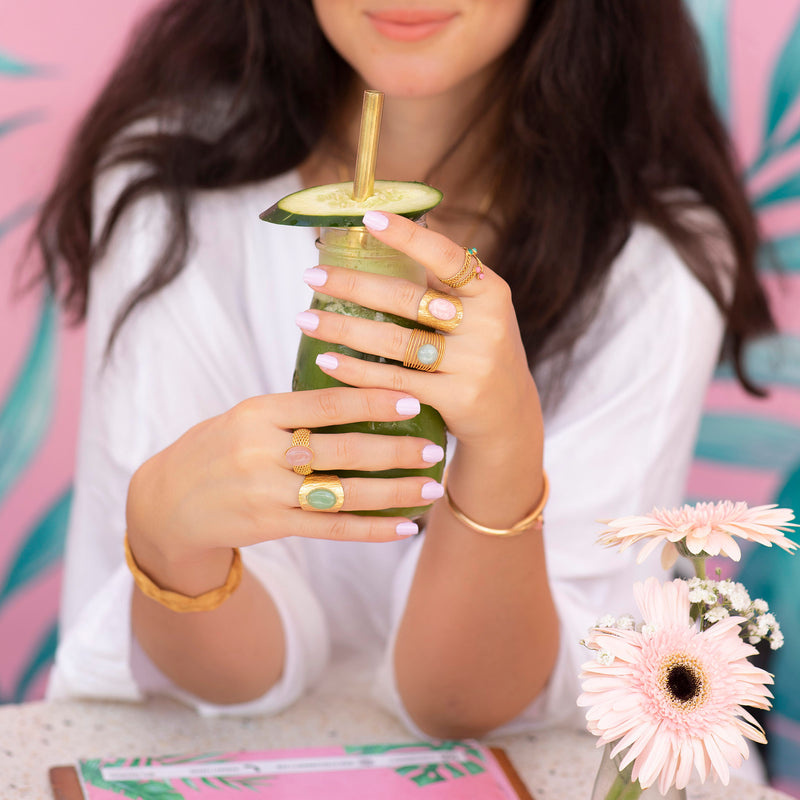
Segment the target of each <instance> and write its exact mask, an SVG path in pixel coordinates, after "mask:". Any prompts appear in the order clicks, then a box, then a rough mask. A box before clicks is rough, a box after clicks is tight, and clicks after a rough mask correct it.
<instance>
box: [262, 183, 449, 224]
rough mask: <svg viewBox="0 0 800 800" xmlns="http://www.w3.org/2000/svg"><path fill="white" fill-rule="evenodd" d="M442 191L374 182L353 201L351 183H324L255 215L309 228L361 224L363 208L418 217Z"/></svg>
mask: <svg viewBox="0 0 800 800" xmlns="http://www.w3.org/2000/svg"><path fill="white" fill-rule="evenodd" d="M441 199H442V193H441V192H440V191H439V190H438V189H434V188H433V187H432V186H428V185H427V184H425V183H419V182H415V181H375V191H374V193H373V194H372V195H370V196H369V197H368V198H367V199H366V200H361V201H358V202H356V201H355V200H353V182H352V181H346V182H344V183H327V184H324V185H322V186H312V187H311V188H310V189H301V190H300V191H299V192H294V193H293V194H289V195H286V197H284V198H282V199H281V200H278V202H277V203H275V205H274V206H270V208H268V209H267V210H266V211H262V212H261V214H259V215H258V216H259V218H260V219H263V220H264V222H274V223H276V224H278V225H301V226H305V227H310V228H351V227H356V226H361V225H363V222H362V217H363V216H364V212H365V211H369V210H370V209H375V210H379V211H390V212H392V213H393V214H400V216H403V217H408V218H409V219H419V218H420V217H421V216H422V215H423V214H425V213H426V212H427V211H430V210H431V209H432V208H434V207H436V206H437V205H438V204H439V202H440V201H441Z"/></svg>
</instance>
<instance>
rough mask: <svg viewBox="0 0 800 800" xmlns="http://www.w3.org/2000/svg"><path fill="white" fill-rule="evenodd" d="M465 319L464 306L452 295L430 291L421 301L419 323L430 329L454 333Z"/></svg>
mask: <svg viewBox="0 0 800 800" xmlns="http://www.w3.org/2000/svg"><path fill="white" fill-rule="evenodd" d="M434 312H435V313H434ZM448 315H449V316H448ZM463 318H464V306H463V305H462V303H461V301H460V300H459V299H458V298H457V297H453V296H452V295H450V294H445V293H444V292H437V291H436V290H435V289H428V291H427V292H425V294H424V295H422V299H421V300H420V301H419V308H418V309H417V322H419V323H421V324H422V325H427V326H428V327H429V328H435V329H436V330H438V331H444V332H445V333H452V332H453V331H454V330H455V329H456V328H457V327H458V325H459V323H460V322H461V320H462V319H463Z"/></svg>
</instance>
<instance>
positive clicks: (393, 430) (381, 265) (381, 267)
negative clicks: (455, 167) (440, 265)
mask: <svg viewBox="0 0 800 800" xmlns="http://www.w3.org/2000/svg"><path fill="white" fill-rule="evenodd" d="M317 249H318V250H319V263H320V264H330V265H331V266H337V267H347V268H348V269H355V270H360V271H362V272H373V273H376V274H380V275H391V276H394V277H399V278H404V279H406V280H409V281H413V282H414V283H418V284H420V285H421V286H425V284H426V280H425V268H424V267H422V266H421V265H420V264H418V263H417V262H416V261H413V260H412V259H411V258H409V257H408V256H407V255H405V254H403V253H400V252H398V251H397V250H395V249H393V248H391V247H389V246H388V245H385V244H383V242H380V241H378V240H377V239H376V238H375V237H374V236H372V235H371V234H370V233H369V232H368V231H367V230H366V228H358V227H356V228H322V229H320V236H319V239H317ZM311 308H312V309H318V310H321V311H333V312H335V313H337V314H345V315H347V316H351V317H363V318H365V319H374V320H377V321H379V322H392V323H394V324H396V325H401V326H402V327H404V328H415V327H424V326H420V325H419V323H417V322H416V321H413V320H408V319H405V318H403V317H398V316H395V315H394V314H387V313H385V312H383V311H375V310H373V309H369V308H364V307H363V306H360V305H357V304H356V303H352V302H350V301H347V300H339V299H337V298H335V297H329V296H328V295H326V294H323V293H322V292H320V291H316V292H314V297H313V299H312V301H311ZM328 352H332V353H342V354H344V355H348V356H355V357H357V358H363V359H366V360H368V361H377V362H379V363H384V364H385V363H389V364H398V365H400V366H402V362H399V361H391V360H389V359H386V358H382V357H379V356H375V355H372V354H370V353H361V352H358V351H356V350H352V349H350V348H349V347H345V346H344V345H339V344H331V343H329V342H323V341H321V340H319V339H312V338H311V337H309V336H306V335H305V334H303V335H302V336H301V338H300V346H299V348H298V351H297V362H296V364H295V371H294V378H293V380H292V389H293V390H295V391H303V390H306V389H324V388H327V387H330V386H345V385H346V384H344V383H341V382H340V381H338V380H336V378H333V377H331V376H330V375H327V374H325V373H324V372H323V371H322V370H321V369H320V368H319V367H318V366H317V365H316V363H315V359H316V357H317V355H319V354H320V353H328ZM316 430H317V431H318V432H320V433H345V432H351V431H354V432H358V433H374V434H381V435H388V436H419V437H422V438H425V439H429V440H430V441H432V442H435V443H436V444H438V445H440V446H441V447H446V437H445V426H444V421H443V420H442V418H441V416H440V415H439V412H438V411H436V410H435V409H434V408H432V407H431V406H425V405H423V406H422V409H421V411H420V413H419V414H417V416H415V417H413V418H411V419H408V420H401V421H398V422H356V423H351V424H348V425H334V426H328V427H325V428H317V429H316ZM443 472H444V460H442V461H440V462H439V463H438V464H434V465H432V466H431V467H428V468H426V469H388V470H382V471H378V472H370V473H365V472H360V471H348V470H343V471H340V470H337V472H336V474H337V475H338V476H339V477H340V478H348V477H366V476H367V475H369V477H373V478H395V477H401V476H404V475H425V476H427V477H429V478H432V479H433V480H436V481H441V480H442V474H443ZM427 508H428V506H427V505H421V506H416V507H413V508H388V509H383V510H381V511H369V512H366V511H365V512H361V513H365V514H366V513H368V514H373V515H377V516H407V517H411V518H414V517H418V516H420V515H421V514H423V513H424V512H425V510H426V509H427ZM356 513H358V512H356Z"/></svg>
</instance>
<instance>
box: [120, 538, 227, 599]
mask: <svg viewBox="0 0 800 800" xmlns="http://www.w3.org/2000/svg"><path fill="white" fill-rule="evenodd" d="M125 561H126V562H127V564H128V569H129V570H130V571H131V574H132V575H133V580H134V582H135V583H136V585H137V586H138V587H139V589H140V590H141V592H142V594H143V595H145V597H149V598H150V599H151V600H155V601H156V602H157V603H161V605H162V606H165V607H166V608H168V609H169V610H170V611H177V612H178V613H179V614H183V613H186V612H190V611H213V610H214V609H215V608H219V606H221V605H222V604H223V603H224V602H225V601H226V600H227V599H228V598H229V597H230V596H231V595H232V594H233V593H234V592H235V591H236V589H237V588H238V586H239V584H240V583H241V581H242V554H241V553H240V552H239V548H238V547H234V548H233V561H232V562H231V568H230V570H228V577H227V579H226V580H225V583H224V584H222V586H218V587H217V588H216V589H211V590H209V591H208V592H203V594H199V595H197V596H196V597H192V596H190V595H187V594H181V593H180V592H172V591H170V590H169V589H162V588H161V587H160V586H156V584H155V583H153V581H152V580H151V578H150V577H149V576H148V575H146V574H145V573H144V572H142V570H141V568H140V567H139V565H138V564H137V563H136V559H135V558H134V557H133V553H132V552H131V546H130V544H129V542H128V534H127V532H126V533H125Z"/></svg>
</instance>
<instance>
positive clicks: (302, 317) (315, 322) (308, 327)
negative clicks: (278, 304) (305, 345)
mask: <svg viewBox="0 0 800 800" xmlns="http://www.w3.org/2000/svg"><path fill="white" fill-rule="evenodd" d="M294 321H295V322H296V323H297V327H298V328H302V329H303V330H304V331H315V330H316V329H317V328H318V327H319V317H318V316H317V315H316V314H312V313H311V312H310V311H301V312H300V313H299V314H298V315H297V316H296V317H295V318H294Z"/></svg>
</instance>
